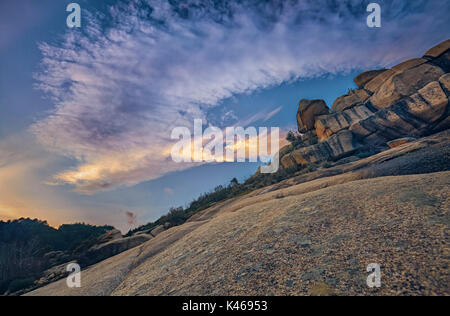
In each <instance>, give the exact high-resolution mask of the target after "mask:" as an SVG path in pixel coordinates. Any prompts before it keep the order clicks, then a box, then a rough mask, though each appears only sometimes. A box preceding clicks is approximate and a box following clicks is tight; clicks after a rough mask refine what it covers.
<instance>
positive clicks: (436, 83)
mask: <svg viewBox="0 0 450 316" xmlns="http://www.w3.org/2000/svg"><path fill="white" fill-rule="evenodd" d="M449 71H450V40H447V41H445V42H443V43H441V44H439V45H437V46H435V47H433V48H431V49H430V50H429V51H428V52H426V53H425V55H424V56H423V57H422V58H416V59H411V60H408V61H405V62H403V63H401V64H399V65H396V66H394V67H392V68H391V69H382V70H373V71H368V72H365V73H362V74H360V75H358V76H357V77H356V78H355V80H354V81H355V83H356V84H357V86H358V89H356V90H352V91H350V92H349V93H348V94H346V95H344V96H341V97H339V98H338V99H336V101H335V102H334V104H333V106H332V107H331V111H330V110H329V109H328V107H327V106H326V104H325V101H323V100H312V101H310V100H301V101H300V103H299V110H298V113H297V123H298V131H299V132H300V133H302V134H303V138H304V140H308V141H309V143H312V144H311V145H310V146H307V147H303V148H293V149H294V150H290V151H289V150H286V149H285V148H284V149H282V150H281V152H286V151H287V152H288V154H286V155H284V156H283V157H281V164H282V165H283V167H284V168H286V169H289V168H294V167H303V166H307V165H310V164H312V163H319V162H323V161H336V160H339V159H342V158H344V157H347V156H350V155H352V154H355V153H361V152H368V153H371V154H373V153H376V152H380V151H382V150H385V149H386V148H388V142H390V141H394V140H396V139H399V138H405V137H414V138H420V137H423V136H427V135H431V134H433V133H437V132H439V131H443V130H446V129H448V128H449V127H450V119H449V113H450V106H449V97H450V74H449Z"/></svg>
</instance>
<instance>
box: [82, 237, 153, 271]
mask: <svg viewBox="0 0 450 316" xmlns="http://www.w3.org/2000/svg"><path fill="white" fill-rule="evenodd" d="M152 238H153V237H152V236H150V235H145V234H142V235H136V236H131V237H127V238H121V239H115V240H111V241H109V242H107V243H103V244H97V245H94V246H93V247H91V248H90V249H89V250H88V252H87V254H86V255H85V257H86V258H85V259H86V260H87V261H89V263H90V264H92V263H96V262H99V261H102V260H104V259H106V258H109V257H112V256H115V255H117V254H119V253H121V252H124V251H126V250H128V249H131V248H134V247H137V246H139V245H140V244H143V243H144V242H147V241H149V240H150V239H152Z"/></svg>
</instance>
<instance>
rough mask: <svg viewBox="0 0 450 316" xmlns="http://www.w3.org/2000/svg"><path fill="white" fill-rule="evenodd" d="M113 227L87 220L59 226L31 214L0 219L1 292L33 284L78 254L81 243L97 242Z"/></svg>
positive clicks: (16, 289)
mask: <svg viewBox="0 0 450 316" xmlns="http://www.w3.org/2000/svg"><path fill="white" fill-rule="evenodd" d="M112 229H113V227H111V226H102V227H99V226H92V225H87V224H71V225H62V226H61V227H59V228H58V229H55V228H53V227H50V226H49V225H48V223H47V222H46V221H41V220H38V219H29V218H21V219H18V220H13V221H8V222H3V221H0V294H2V293H4V292H6V291H9V292H16V291H19V290H21V289H22V288H24V287H27V286H29V285H30V284H32V283H33V282H34V280H35V279H36V278H39V277H40V274H41V273H42V272H43V271H44V270H45V269H47V268H49V267H51V266H54V265H57V264H61V263H64V262H67V261H70V260H72V259H74V258H76V257H78V256H79V255H80V253H81V250H82V249H80V246H83V247H86V248H87V247H88V246H89V245H91V244H95V243H96V241H97V239H98V238H99V236H101V235H103V234H105V233H106V232H108V231H110V230H112Z"/></svg>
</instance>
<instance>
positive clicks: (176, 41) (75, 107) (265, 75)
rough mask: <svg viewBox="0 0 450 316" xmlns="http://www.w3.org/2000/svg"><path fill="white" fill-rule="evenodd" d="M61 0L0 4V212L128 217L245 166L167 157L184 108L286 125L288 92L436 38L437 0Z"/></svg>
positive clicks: (142, 216)
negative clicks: (372, 0) (73, 6)
mask: <svg viewBox="0 0 450 316" xmlns="http://www.w3.org/2000/svg"><path fill="white" fill-rule="evenodd" d="M70 2H72V1H59V0H58V1H56V0H41V1H33V0H17V1H14V2H12V1H10V2H8V3H6V1H2V2H1V4H0V37H1V38H0V219H10V218H15V217H19V216H30V217H38V218H42V219H48V220H49V222H50V223H51V224H53V225H59V224H61V223H64V222H76V221H86V222H89V223H95V224H112V225H114V226H116V227H118V228H120V229H122V230H124V231H126V230H128V229H129V228H131V226H130V225H129V224H128V223H127V217H126V215H125V214H126V212H132V213H134V214H136V215H137V222H136V225H137V224H143V223H146V222H148V221H151V220H154V219H156V218H157V217H159V216H160V215H162V214H164V213H165V212H167V210H168V208H169V207H171V206H180V205H186V204H187V203H188V202H189V201H191V200H192V199H194V198H195V197H196V196H198V195H199V194H200V193H202V192H205V191H209V190H211V189H212V188H214V187H215V186H216V185H219V184H225V183H227V182H228V181H229V180H230V179H231V178H233V177H235V176H236V177H238V178H239V179H241V180H243V179H245V178H246V177H248V176H249V175H251V174H252V173H253V172H254V171H255V170H256V167H257V166H256V165H255V164H250V163H227V164H222V165H217V164H213V165H201V166H198V165H196V166H194V165H189V164H181V165H180V164H175V163H173V162H171V161H170V159H168V155H167V148H170V146H171V145H172V144H173V141H172V140H170V133H171V130H172V129H173V127H175V126H187V127H191V126H192V124H193V121H194V119H195V118H201V119H203V120H204V122H205V123H206V124H211V125H215V126H218V127H220V128H225V127H226V126H229V125H235V124H245V125H253V126H268V127H272V126H274V127H280V128H281V129H282V130H283V131H287V130H290V129H295V124H296V122H295V114H296V110H297V104H298V101H299V100H300V99H301V98H322V99H324V100H325V101H326V102H327V104H328V105H330V106H331V104H332V103H333V101H334V99H336V98H337V97H338V96H340V95H342V94H345V93H346V92H347V90H348V89H349V88H354V83H353V81H352V79H353V77H354V76H355V75H357V74H358V73H360V72H362V71H365V70H371V69H377V68H382V67H389V66H392V65H394V64H396V63H398V62H400V61H402V60H404V59H407V58H412V57H419V56H421V55H422V54H423V53H424V52H425V51H426V50H427V49H428V48H430V47H431V46H433V45H435V44H437V43H439V42H441V41H443V40H445V39H447V38H448V37H449V34H448V30H449V29H450V23H449V22H448V16H447V15H448V12H449V9H450V3H448V2H442V1H437V0H436V1H433V0H430V1H421V0H417V1H395V0H392V1H379V3H380V5H381V7H382V27H381V28H379V29H369V28H368V27H367V25H366V16H367V13H366V12H365V8H366V6H367V4H368V3H369V1H352V0H348V1H331V0H330V1H309V0H304V1H256V0H255V1H251V0H248V1H238V2H235V1H226V2H223V1H212V0H211V1H206V0H204V1H200V0H197V1H195V0H192V1H153V0H139V1H138V0H127V1H125V0H124V1H112V0H111V1H87V0H84V1H78V3H79V4H80V5H81V8H82V27H81V28H80V29H69V28H68V27H67V26H66V24H65V21H66V17H67V14H68V13H66V11H65V8H66V6H67V4H68V3H70Z"/></svg>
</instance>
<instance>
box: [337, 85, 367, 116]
mask: <svg viewBox="0 0 450 316" xmlns="http://www.w3.org/2000/svg"><path fill="white" fill-rule="evenodd" d="M369 98H370V95H369V94H368V93H367V91H366V90H364V89H358V90H351V91H350V92H349V93H348V94H346V95H343V96H341V97H339V98H337V99H336V101H334V103H333V106H332V107H331V110H332V111H333V112H341V111H344V110H346V109H349V108H352V107H354V106H356V105H362V104H363V103H364V102H366V101H367V99H369Z"/></svg>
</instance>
